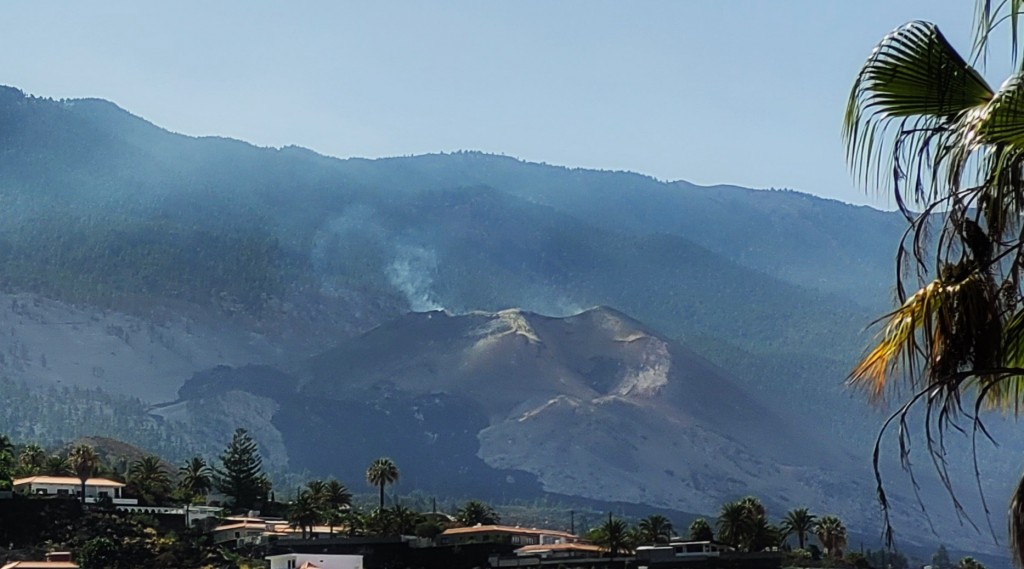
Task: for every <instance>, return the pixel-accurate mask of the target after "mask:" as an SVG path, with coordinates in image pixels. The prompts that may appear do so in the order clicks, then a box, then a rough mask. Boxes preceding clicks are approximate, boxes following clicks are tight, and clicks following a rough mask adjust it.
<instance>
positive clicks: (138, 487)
mask: <svg viewBox="0 0 1024 569" xmlns="http://www.w3.org/2000/svg"><path fill="white" fill-rule="evenodd" d="M128 485H129V486H130V487H131V488H132V490H134V491H135V493H136V494H138V496H139V497H141V498H142V499H143V501H144V502H145V503H146V504H150V505H153V504H159V503H161V502H162V501H163V500H164V499H165V498H166V497H167V495H168V494H170V492H171V478H170V476H168V474H167V469H166V468H164V465H163V464H162V463H161V461H160V458H159V457H157V456H153V455H147V456H144V457H142V458H140V459H138V460H136V461H135V462H133V463H132V465H131V467H129V468H128Z"/></svg>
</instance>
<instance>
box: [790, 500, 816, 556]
mask: <svg viewBox="0 0 1024 569" xmlns="http://www.w3.org/2000/svg"><path fill="white" fill-rule="evenodd" d="M816 518H817V516H815V515H814V514H812V513H810V512H809V511H808V510H807V508H794V509H792V510H790V511H789V512H787V513H786V517H785V519H783V520H782V533H783V536H788V535H795V536H796V541H797V543H798V545H799V547H800V549H803V548H804V545H805V544H806V543H807V534H809V533H811V532H812V531H814V525H815V524H814V520H815V519H816Z"/></svg>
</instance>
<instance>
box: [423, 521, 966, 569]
mask: <svg viewBox="0 0 1024 569" xmlns="http://www.w3.org/2000/svg"><path fill="white" fill-rule="evenodd" d="M413 531H414V534H415V535H416V537H423V538H427V539H434V538H435V537H437V536H438V535H440V534H441V532H443V531H444V528H443V527H441V524H439V523H437V522H435V521H433V520H427V521H425V522H420V523H418V524H416V527H415V528H414V530H413ZM965 569H970V568H965Z"/></svg>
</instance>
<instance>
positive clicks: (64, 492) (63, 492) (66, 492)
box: [44, 490, 69, 496]
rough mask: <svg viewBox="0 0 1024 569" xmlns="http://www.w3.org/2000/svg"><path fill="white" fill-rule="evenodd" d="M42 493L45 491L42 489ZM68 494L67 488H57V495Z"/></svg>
mask: <svg viewBox="0 0 1024 569" xmlns="http://www.w3.org/2000/svg"><path fill="white" fill-rule="evenodd" d="M44 493H45V491H44ZM68 494H69V492H68V491H67V490H57V495H58V496H67V495H68Z"/></svg>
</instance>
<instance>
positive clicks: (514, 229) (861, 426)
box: [0, 88, 1016, 541]
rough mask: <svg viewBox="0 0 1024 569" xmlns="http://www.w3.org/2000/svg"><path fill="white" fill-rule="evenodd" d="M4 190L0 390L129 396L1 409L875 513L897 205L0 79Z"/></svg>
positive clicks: (307, 465) (35, 427)
mask: <svg viewBox="0 0 1024 569" xmlns="http://www.w3.org/2000/svg"><path fill="white" fill-rule="evenodd" d="M0 205H2V207H3V211H4V215H3V216H0V262H2V263H3V266H4V271H2V274H0V285H2V290H3V291H4V295H5V296H4V298H2V299H0V353H2V354H3V357H0V370H2V371H3V374H4V375H5V376H6V377H8V378H11V379H12V380H14V381H13V383H11V384H9V387H8V389H10V390H14V389H15V387H14V385H15V384H17V385H18V386H20V385H22V384H26V385H28V386H30V387H31V388H32V390H34V392H36V393H54V392H53V391H52V390H53V389H54V386H64V385H76V386H81V387H87V388H99V389H100V390H102V393H103V396H102V397H100V396H99V395H96V401H100V400H101V399H102V400H104V401H105V399H103V398H109V397H111V396H113V397H117V396H128V397H131V398H137V399H138V400H140V401H141V403H140V404H139V405H138V407H139V409H140V410H139V411H138V413H137V415H132V416H131V421H133V422H125V423H124V425H129V426H127V427H125V426H124V425H122V427H119V428H124V429H125V430H126V431H128V432H127V433H123V432H119V433H85V432H74V427H73V426H69V425H68V424H65V423H57V422H54V423H53V424H50V425H47V424H46V422H45V421H44V422H42V424H39V422H38V420H37V419H38V417H31V416H28V415H19V414H18V411H17V410H16V409H14V410H8V411H7V412H6V414H5V415H3V416H0V420H2V421H3V422H0V430H8V431H14V432H15V433H19V432H21V433H26V432H32V433H34V434H35V435H36V436H37V437H39V435H40V434H43V435H45V436H49V437H51V438H54V439H56V438H60V437H73V436H76V435H79V434H102V435H108V434H109V435H118V436H127V437H130V436H131V432H144V433H145V436H146V437H147V438H146V439H145V440H138V439H136V441H135V442H140V443H147V444H149V445H150V446H153V445H163V446H162V447H161V448H162V449H163V450H165V451H168V452H171V453H172V454H173V453H174V452H179V453H184V452H192V451H195V450H201V451H203V452H211V450H212V449H217V448H220V447H221V446H222V445H223V441H224V440H225V439H226V437H227V436H228V433H229V432H230V430H231V429H233V428H234V427H235V426H246V427H247V428H250V429H251V430H252V431H253V432H254V433H255V434H256V435H257V438H258V439H259V441H260V444H261V445H262V447H263V449H264V451H265V453H266V454H267V455H268V457H269V462H270V463H271V464H272V465H273V466H274V467H275V468H278V469H280V470H282V471H283V470H287V469H294V470H299V469H308V470H309V471H311V472H314V473H317V474H331V473H334V474H337V475H339V476H343V477H347V478H350V479H352V478H354V479H359V477H360V469H362V468H364V467H365V464H366V463H367V462H368V461H369V459H370V458H372V457H375V456H379V455H380V454H389V453H390V454H394V455H395V456H396V459H398V460H399V462H400V464H401V466H402V468H403V473H406V472H407V473H408V474H409V477H408V478H406V477H405V474H403V478H404V479H405V480H407V481H410V483H411V484H416V485H417V486H418V487H422V488H424V489H426V490H429V491H439V490H441V489H443V488H445V485H446V484H447V485H448V487H451V486H453V482H452V481H453V480H454V481H457V484H454V486H457V487H458V488H462V489H464V490H465V491H466V492H480V493H484V492H491V493H492V494H491V496H492V497H493V496H499V497H500V496H512V495H516V496H533V495H538V494H539V493H541V492H544V491H547V492H552V493H556V494H563V495H575V496H582V497H585V498H592V499H604V500H617V501H625V502H636V503H646V504H651V505H656V506H662V507H669V508H674V509H679V510H682V511H687V512H693V513H711V512H712V510H713V509H714V508H715V506H716V505H717V504H718V503H720V502H721V501H722V500H724V499H729V498H734V497H737V496H740V495H745V494H750V493H754V494H759V495H762V496H763V497H764V498H765V499H766V501H767V502H768V503H769V504H771V505H772V506H775V507H777V508H785V507H790V506H795V505H801V504H806V503H813V504H823V505H827V506H828V507H830V508H834V509H835V510H836V511H837V512H838V513H840V514H841V515H843V516H845V517H847V518H848V519H849V520H850V525H851V526H852V527H854V528H858V529H860V530H862V531H868V532H871V531H874V527H875V526H874V524H875V523H876V518H875V511H876V507H875V504H874V502H873V493H872V490H873V488H872V483H871V480H870V479H869V472H868V468H869V464H868V460H869V457H868V447H867V445H868V444H869V442H870V440H871V438H872V437H873V435H874V434H875V432H876V431H877V428H878V425H879V423H880V420H881V415H879V414H877V413H873V412H870V411H868V410H867V407H866V404H865V403H864V402H863V401H861V400H860V399H859V398H857V397H856V396H853V395H851V394H850V393H848V392H846V391H844V390H843V388H842V385H841V383H842V379H843V378H844V377H845V375H846V372H847V371H848V369H849V367H850V366H851V363H852V362H853V361H854V359H855V358H856V356H857V355H858V354H859V353H860V351H861V348H862V347H863V345H864V344H865V342H866V340H867V336H866V335H865V334H863V333H862V329H863V328H864V326H865V325H867V324H868V323H869V322H870V320H871V319H872V318H873V317H874V316H877V315H878V314H879V313H881V312H882V311H884V310H885V309H886V308H887V307H888V304H889V302H888V301H889V298H890V295H891V287H892V274H893V260H892V254H893V250H894V247H895V244H896V241H897V239H898V238H899V236H900V234H901V233H902V230H903V220H902V218H901V217H899V216H898V215H897V214H894V213H887V212H880V211H877V210H872V209H870V208H864V207H853V206H849V205H845V204H842V203H839V202H834V201H828V200H823V199H819V198H815V197H813V196H809V195H806V194H800V193H797V192H791V191H754V190H748V189H744V188H736V187H729V186H721V187H711V188H704V187H697V186H693V185H690V184H687V183H685V182H672V183H665V182H660V181H658V180H654V179H652V178H649V177H645V176H641V175H638V174H631V173H622V172H600V171H589V170H574V169H567V168H561V167H554V166H548V165H544V164H531V163H525V162H521V161H518V160H515V159H512V158H508V157H502V156H493V155H484V154H479V153H472V152H466V153H457V154H447V155H429V156H416V157H407V158H393V159H384V160H362V159H348V160H338V159H333V158H327V157H323V156H319V155H316V154H314V153H312V152H310V151H307V150H303V149H299V148H284V149H268V148H256V147H253V146H250V145H248V144H245V143H243V142H238V141H233V140H227V139H219V138H192V137H187V136H182V135H177V134H173V133H169V132H167V131H164V130H162V129H160V128H158V127H156V126H154V125H152V124H149V123H147V122H145V121H144V120H143V119H140V118H138V117H135V116H132V115H131V114H129V113H128V112H126V111H124V110H121V109H119V108H117V107H116V106H114V105H112V104H111V103H108V102H104V101H99V100H68V101H53V100H47V99H38V98H33V97H27V96H25V95H24V94H23V93H22V92H20V91H18V90H17V89H14V88H0ZM593 307H600V308H593ZM218 366H221V367H218ZM225 366H226V367H225ZM19 389H20V387H19ZM47 390H50V391H47ZM17 393H19V394H22V393H23V392H22V391H18V392H17ZM96 393H100V392H96ZM19 396H22V395H19ZM24 396H25V397H27V395H24ZM121 404H124V405H127V403H124V402H123V401H122V402H121ZM150 406H151V407H150ZM25 408H26V409H29V408H30V406H26V407H25ZM125 421H128V419H125ZM91 425H92V426H93V427H95V424H94V423H93V424H91ZM139 425H146V427H145V429H141V430H140V429H139V428H138V426H139ZM111 428H114V427H111ZM140 436H141V435H140ZM325 449H329V450H330V452H324V450H325ZM1004 450H1005V449H1004ZM1006 454H1008V453H1006V452H1003V453H1000V454H998V455H997V454H992V455H991V457H989V458H991V460H992V461H993V463H992V466H991V470H988V471H987V472H988V473H989V474H987V476H989V478H988V479H986V483H988V484H990V486H992V487H994V488H996V491H997V492H998V491H1000V489H1002V488H1003V487H1004V486H1006V485H1007V484H1009V480H1010V479H1009V478H1006V479H1005V480H1004V479H1003V478H1001V477H1002V476H1003V475H1004V474H1005V473H1006V472H1007V471H1009V469H1012V468H1015V467H1016V465H1015V464H1013V461H1012V460H1009V459H1006V458H1002V459H1000V458H999V457H1005V455H1006ZM567 457H570V459H568V460H567ZM999 460H1002V462H998V461H999ZM963 470H964V472H966V471H967V470H968V469H967V467H966V466H964V467H963ZM581 472H583V473H587V476H586V478H583V477H582V476H581V474H580V473H581ZM926 491H929V490H928V487H927V486H926ZM484 497H487V496H484ZM901 500H902V499H901ZM903 515H904V516H905V519H906V520H913V516H912V515H911V514H909V513H905V514H903ZM908 523H910V524H912V521H911V522H908ZM955 525H956V524H955V521H951V522H950V523H945V524H942V528H941V529H942V530H943V531H950V528H953V527H955ZM907 530H911V528H907ZM926 533H927V532H926V531H924V530H921V528H920V527H914V528H912V531H910V535H912V536H914V537H915V538H921V539H925V537H924V536H925V535H926ZM971 539H975V538H973V536H972V537H971V538H968V541H970V540H971Z"/></svg>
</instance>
